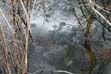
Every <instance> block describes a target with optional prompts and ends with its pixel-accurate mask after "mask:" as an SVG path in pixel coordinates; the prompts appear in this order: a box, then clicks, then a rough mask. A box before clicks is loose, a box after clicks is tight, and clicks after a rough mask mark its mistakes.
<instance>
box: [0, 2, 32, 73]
mask: <svg viewBox="0 0 111 74" xmlns="http://www.w3.org/2000/svg"><path fill="white" fill-rule="evenodd" d="M31 1H32V0H9V2H8V5H9V10H10V11H7V12H6V11H4V10H3V9H4V8H0V13H1V15H0V17H2V19H3V20H1V21H0V71H2V72H1V73H3V74H27V73H28V72H27V71H28V56H27V53H28V43H29V39H31V28H30V11H31V10H30V7H31ZM8 16H10V18H8ZM5 26H6V27H5Z"/></svg>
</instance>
